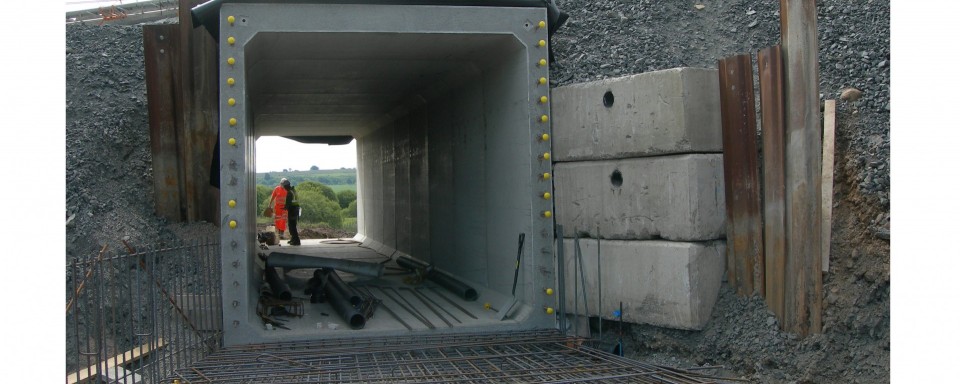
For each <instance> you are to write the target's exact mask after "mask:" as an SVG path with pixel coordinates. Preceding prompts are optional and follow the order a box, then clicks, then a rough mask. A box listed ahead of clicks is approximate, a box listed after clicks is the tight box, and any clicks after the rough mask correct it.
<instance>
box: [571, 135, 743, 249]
mask: <svg viewBox="0 0 960 384" xmlns="http://www.w3.org/2000/svg"><path fill="white" fill-rule="evenodd" d="M555 169H556V174H557V177H556V179H555V180H556V181H555V183H556V187H557V196H556V199H557V206H558V207H562V209H558V210H557V223H559V224H562V225H563V230H564V232H565V233H564V236H566V237H574V235H575V233H574V232H577V233H579V234H580V236H588V237H597V234H598V232H597V231H599V233H600V234H602V235H603V238H605V239H614V240H616V239H620V240H649V239H658V238H663V239H666V240H673V241H703V240H715V239H719V238H721V237H723V235H724V234H725V231H726V223H727V217H726V206H725V204H724V190H723V155H721V154H719V153H717V154H714V153H709V154H683V155H668V156H656V157H641V158H632V159H618V160H604V161H578V162H570V163H558V164H556V165H555Z"/></svg>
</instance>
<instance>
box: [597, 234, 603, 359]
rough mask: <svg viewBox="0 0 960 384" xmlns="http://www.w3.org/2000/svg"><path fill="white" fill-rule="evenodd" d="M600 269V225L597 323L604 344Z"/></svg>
mask: <svg viewBox="0 0 960 384" xmlns="http://www.w3.org/2000/svg"><path fill="white" fill-rule="evenodd" d="M601 270H602V269H601V268H600V225H597V317H598V319H597V323H598V326H599V328H600V329H599V333H600V340H599V341H600V342H603V277H602V274H601V273H600V272H601Z"/></svg>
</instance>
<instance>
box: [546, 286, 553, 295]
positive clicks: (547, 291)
mask: <svg viewBox="0 0 960 384" xmlns="http://www.w3.org/2000/svg"><path fill="white" fill-rule="evenodd" d="M544 292H546V293H547V296H550V295H552V294H553V288H547V289H545V290H544Z"/></svg>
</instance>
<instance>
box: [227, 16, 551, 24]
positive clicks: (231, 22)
mask: <svg viewBox="0 0 960 384" xmlns="http://www.w3.org/2000/svg"><path fill="white" fill-rule="evenodd" d="M234 21H237V18H236V17H233V16H227V22H228V23H230V24H233V22H234ZM541 23H542V21H541Z"/></svg>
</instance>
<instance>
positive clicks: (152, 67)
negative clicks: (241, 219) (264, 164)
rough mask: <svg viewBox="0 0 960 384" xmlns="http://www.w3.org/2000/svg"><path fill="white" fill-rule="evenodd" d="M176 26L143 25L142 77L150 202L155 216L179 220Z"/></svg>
mask: <svg viewBox="0 0 960 384" xmlns="http://www.w3.org/2000/svg"><path fill="white" fill-rule="evenodd" d="M178 36H179V30H178V29H177V26H176V25H171V24H165V25H145V26H143V54H144V75H145V81H146V86H147V111H148V119H149V125H150V153H151V156H152V159H151V160H152V167H153V188H154V196H155V198H154V202H155V209H156V212H157V215H159V216H161V217H165V218H167V219H170V220H173V221H180V220H181V218H182V216H181V211H180V198H181V193H180V186H179V185H180V164H179V162H178V161H177V160H178V157H177V146H178V145H177V125H178V124H177V103H176V99H177V95H176V94H175V93H174V83H175V75H174V74H175V72H176V71H177V70H178V68H179V67H178V66H177V65H176V64H177V63H178V62H179V59H178V57H177V55H179V52H180V45H179V44H180V43H179V38H178Z"/></svg>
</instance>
